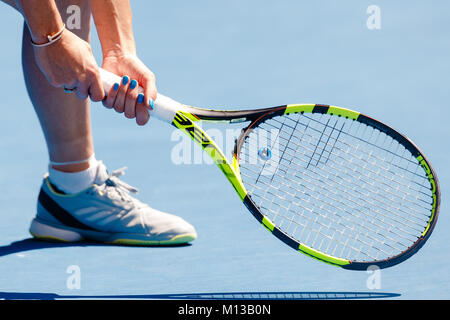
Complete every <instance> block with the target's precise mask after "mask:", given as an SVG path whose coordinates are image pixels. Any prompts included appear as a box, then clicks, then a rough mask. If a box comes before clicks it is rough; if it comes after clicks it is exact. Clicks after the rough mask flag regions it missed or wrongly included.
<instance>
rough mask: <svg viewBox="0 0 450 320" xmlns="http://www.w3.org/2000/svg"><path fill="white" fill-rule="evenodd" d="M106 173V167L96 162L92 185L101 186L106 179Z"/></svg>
mask: <svg viewBox="0 0 450 320" xmlns="http://www.w3.org/2000/svg"><path fill="white" fill-rule="evenodd" d="M108 177H109V175H108V171H107V170H106V166H105V165H104V164H103V162H102V161H98V165H97V175H96V177H95V179H94V184H96V185H99V186H101V185H102V184H104V183H105V181H106V180H107V179H108Z"/></svg>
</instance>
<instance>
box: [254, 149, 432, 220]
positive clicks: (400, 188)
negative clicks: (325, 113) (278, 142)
mask: <svg viewBox="0 0 450 320" xmlns="http://www.w3.org/2000/svg"><path fill="white" fill-rule="evenodd" d="M344 144H345V143H344ZM346 145H347V146H348V147H352V148H354V150H355V152H357V151H358V148H357V147H354V146H352V145H348V144H346ZM287 149H290V150H291V151H292V152H294V153H295V152H296V150H295V149H293V148H292V147H287ZM305 150H308V148H307V147H305ZM309 151H311V150H309ZM290 155H291V156H292V154H290ZM335 155H336V156H337V157H338V158H340V159H341V160H342V161H341V162H340V163H337V161H333V160H332V162H333V164H335V165H338V166H342V165H345V164H346V163H345V158H343V157H342V156H341V155H339V154H335ZM367 155H368V156H371V154H370V153H368V154H367ZM246 156H247V158H248V159H250V160H254V161H250V162H253V163H255V162H256V160H257V158H256V157H255V156H253V155H252V154H249V155H247V154H246ZM359 160H363V159H362V157H359ZM391 162H392V161H391ZM291 163H292V161H290V164H291ZM389 163H390V162H389ZM374 165H376V166H377V164H374ZM346 168H347V169H348V170H349V171H354V172H356V173H358V174H361V176H362V177H367V178H368V179H372V178H371V177H370V176H366V175H365V172H362V171H358V169H359V168H358V167H353V168H350V167H348V166H347V167H346ZM418 168H420V167H419V166H417V165H416V170H417V169H418ZM287 169H289V167H287ZM379 169H381V170H383V171H384V170H386V168H385V167H379ZM279 170H280V171H283V172H285V173H286V172H287V170H285V169H283V168H282V167H281V168H279ZM364 170H365V171H366V172H367V174H373V177H374V179H376V178H377V177H378V176H379V175H381V173H382V172H383V171H381V170H377V171H375V170H373V169H371V168H370V167H367V166H365V167H364ZM336 172H337V171H336ZM255 173H256V172H255ZM392 173H393V174H394V175H398V174H397V173H395V172H392ZM259 174H260V173H259ZM415 174H416V175H418V174H417V173H415ZM341 178H342V179H344V180H345V177H341ZM383 178H386V177H385V176H383ZM399 178H401V179H403V178H404V176H399ZM378 180H379V181H380V183H382V184H384V185H385V186H386V187H392V184H387V183H386V182H385V180H380V179H378ZM390 180H392V179H390ZM347 182H350V180H348V179H347ZM369 183H370V182H369ZM395 183H397V184H398V186H397V188H396V191H397V192H402V193H404V196H405V197H415V196H414V195H413V194H412V193H408V192H407V191H406V190H407V189H411V190H412V191H414V192H415V193H417V192H420V193H422V194H423V195H426V196H428V195H427V194H426V193H425V192H424V191H422V190H419V189H415V188H413V187H411V186H409V185H407V184H405V183H402V181H401V180H397V181H395ZM426 190H427V191H429V189H426ZM381 196H383V195H381ZM419 200H420V201H421V202H423V205H420V203H419V204H417V203H416V198H414V200H409V198H405V201H407V202H408V201H409V202H410V203H413V204H416V205H418V206H420V207H421V209H427V205H428V204H429V203H428V202H427V200H425V199H421V198H420V199H419ZM410 209H411V210H413V211H417V210H416V209H414V208H410ZM400 210H401V211H404V210H402V209H400ZM422 211H423V210H422ZM405 213H407V212H405ZM418 219H420V220H422V219H423V217H418Z"/></svg>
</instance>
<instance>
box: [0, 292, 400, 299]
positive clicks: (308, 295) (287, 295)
mask: <svg viewBox="0 0 450 320" xmlns="http://www.w3.org/2000/svg"><path fill="white" fill-rule="evenodd" d="M399 296H400V294H399V293H386V292H230V293H188V294H144V295H93V296H88V295H86V296H81V295H80V296H77V295H58V294H56V293H37V292H36V293H27V292H0V299H3V300H59V299H69V300H71V299H81V300H95V299H99V300H106V299H131V300H141V299H149V300H153V299H155V300H354V299H382V298H396V297H399Z"/></svg>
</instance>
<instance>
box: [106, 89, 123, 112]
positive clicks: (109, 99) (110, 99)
mask: <svg viewBox="0 0 450 320" xmlns="http://www.w3.org/2000/svg"><path fill="white" fill-rule="evenodd" d="M119 86H120V85H119V84H118V83H114V85H113V86H112V87H111V89H109V92H108V95H107V96H106V99H104V100H103V105H104V106H105V107H106V108H108V109H111V108H112V107H113V106H114V102H115V101H116V96H117V90H119Z"/></svg>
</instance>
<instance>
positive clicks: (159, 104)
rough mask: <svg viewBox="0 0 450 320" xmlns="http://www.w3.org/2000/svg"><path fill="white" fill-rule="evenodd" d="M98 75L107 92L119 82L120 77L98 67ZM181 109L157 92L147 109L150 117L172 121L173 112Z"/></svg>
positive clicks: (179, 104)
mask: <svg viewBox="0 0 450 320" xmlns="http://www.w3.org/2000/svg"><path fill="white" fill-rule="evenodd" d="M100 77H101V78H102V83H103V89H104V90H105V91H106V92H107V93H108V92H109V90H110V89H111V87H112V86H113V85H114V84H115V83H118V84H120V83H121V81H122V78H121V77H119V76H118V75H116V74H114V73H111V72H109V71H107V70H105V69H102V68H100ZM138 90H139V93H143V92H144V90H143V89H142V87H139V88H138ZM182 109H183V105H182V104H181V103H179V102H177V101H175V100H173V99H171V98H169V97H166V96H164V95H162V94H160V93H158V95H157V97H156V100H155V101H154V103H153V110H152V109H149V113H150V116H151V117H156V118H158V119H159V120H162V121H165V122H168V123H172V120H173V118H174V117H175V113H176V112H177V111H179V110H182Z"/></svg>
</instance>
